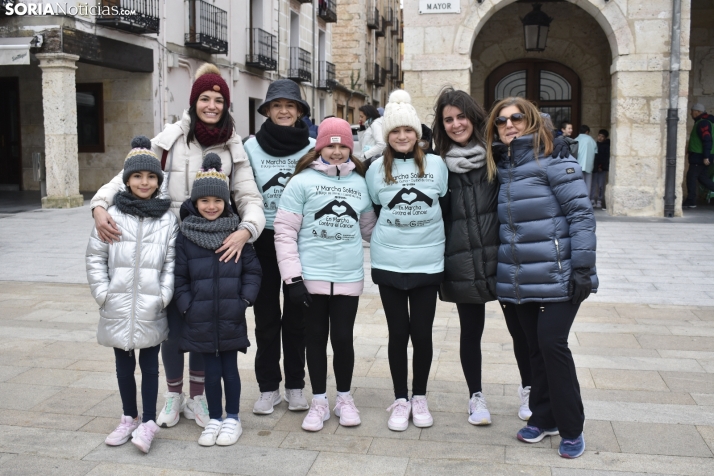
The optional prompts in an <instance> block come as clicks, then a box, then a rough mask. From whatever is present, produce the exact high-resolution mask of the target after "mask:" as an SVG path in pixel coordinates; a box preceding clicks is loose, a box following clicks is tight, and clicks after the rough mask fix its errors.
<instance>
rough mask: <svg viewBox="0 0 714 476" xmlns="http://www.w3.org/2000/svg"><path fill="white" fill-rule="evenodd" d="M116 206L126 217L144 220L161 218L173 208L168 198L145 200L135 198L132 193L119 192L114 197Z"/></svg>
mask: <svg viewBox="0 0 714 476" xmlns="http://www.w3.org/2000/svg"><path fill="white" fill-rule="evenodd" d="M114 205H115V206H116V207H117V208H118V209H119V211H120V212H122V213H124V214H126V215H134V216H137V217H143V218H160V217H162V216H163V215H164V213H166V211H167V210H168V209H169V207H170V206H171V200H170V199H168V198H150V199H148V200H144V199H143V198H139V197H135V196H134V195H132V194H131V193H130V192H126V191H124V192H118V193H117V194H116V195H114Z"/></svg>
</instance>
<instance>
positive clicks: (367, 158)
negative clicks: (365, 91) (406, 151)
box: [358, 104, 387, 168]
mask: <svg viewBox="0 0 714 476" xmlns="http://www.w3.org/2000/svg"><path fill="white" fill-rule="evenodd" d="M359 120H360V123H361V124H364V127H365V131H364V134H363V135H362V140H361V141H360V145H361V146H362V151H361V153H360V154H358V155H359V157H360V159H361V160H362V162H364V164H365V166H366V167H368V168H369V165H370V164H371V163H372V161H374V160H375V159H377V158H379V157H381V156H382V151H383V150H384V147H385V146H386V145H387V144H386V143H385V142H384V134H383V132H382V116H381V115H380V114H379V112H377V109H375V107H374V106H372V105H369V104H365V105H364V106H362V107H360V108H359Z"/></svg>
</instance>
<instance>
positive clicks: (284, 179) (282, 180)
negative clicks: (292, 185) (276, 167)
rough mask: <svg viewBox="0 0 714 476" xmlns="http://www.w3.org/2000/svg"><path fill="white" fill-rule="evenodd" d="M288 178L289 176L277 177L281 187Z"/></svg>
mask: <svg viewBox="0 0 714 476" xmlns="http://www.w3.org/2000/svg"><path fill="white" fill-rule="evenodd" d="M288 180H290V177H278V183H280V185H282V186H283V187H284V186H285V184H287V183H288Z"/></svg>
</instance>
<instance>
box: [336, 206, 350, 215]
mask: <svg viewBox="0 0 714 476" xmlns="http://www.w3.org/2000/svg"><path fill="white" fill-rule="evenodd" d="M332 211H333V212H335V215H337V216H342V215H344V214H345V212H346V211H347V207H345V206H344V205H333V206H332Z"/></svg>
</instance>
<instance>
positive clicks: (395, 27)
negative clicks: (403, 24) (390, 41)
mask: <svg viewBox="0 0 714 476" xmlns="http://www.w3.org/2000/svg"><path fill="white" fill-rule="evenodd" d="M398 31H399V18H395V19H394V21H393V22H392V33H397V32H398Z"/></svg>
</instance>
